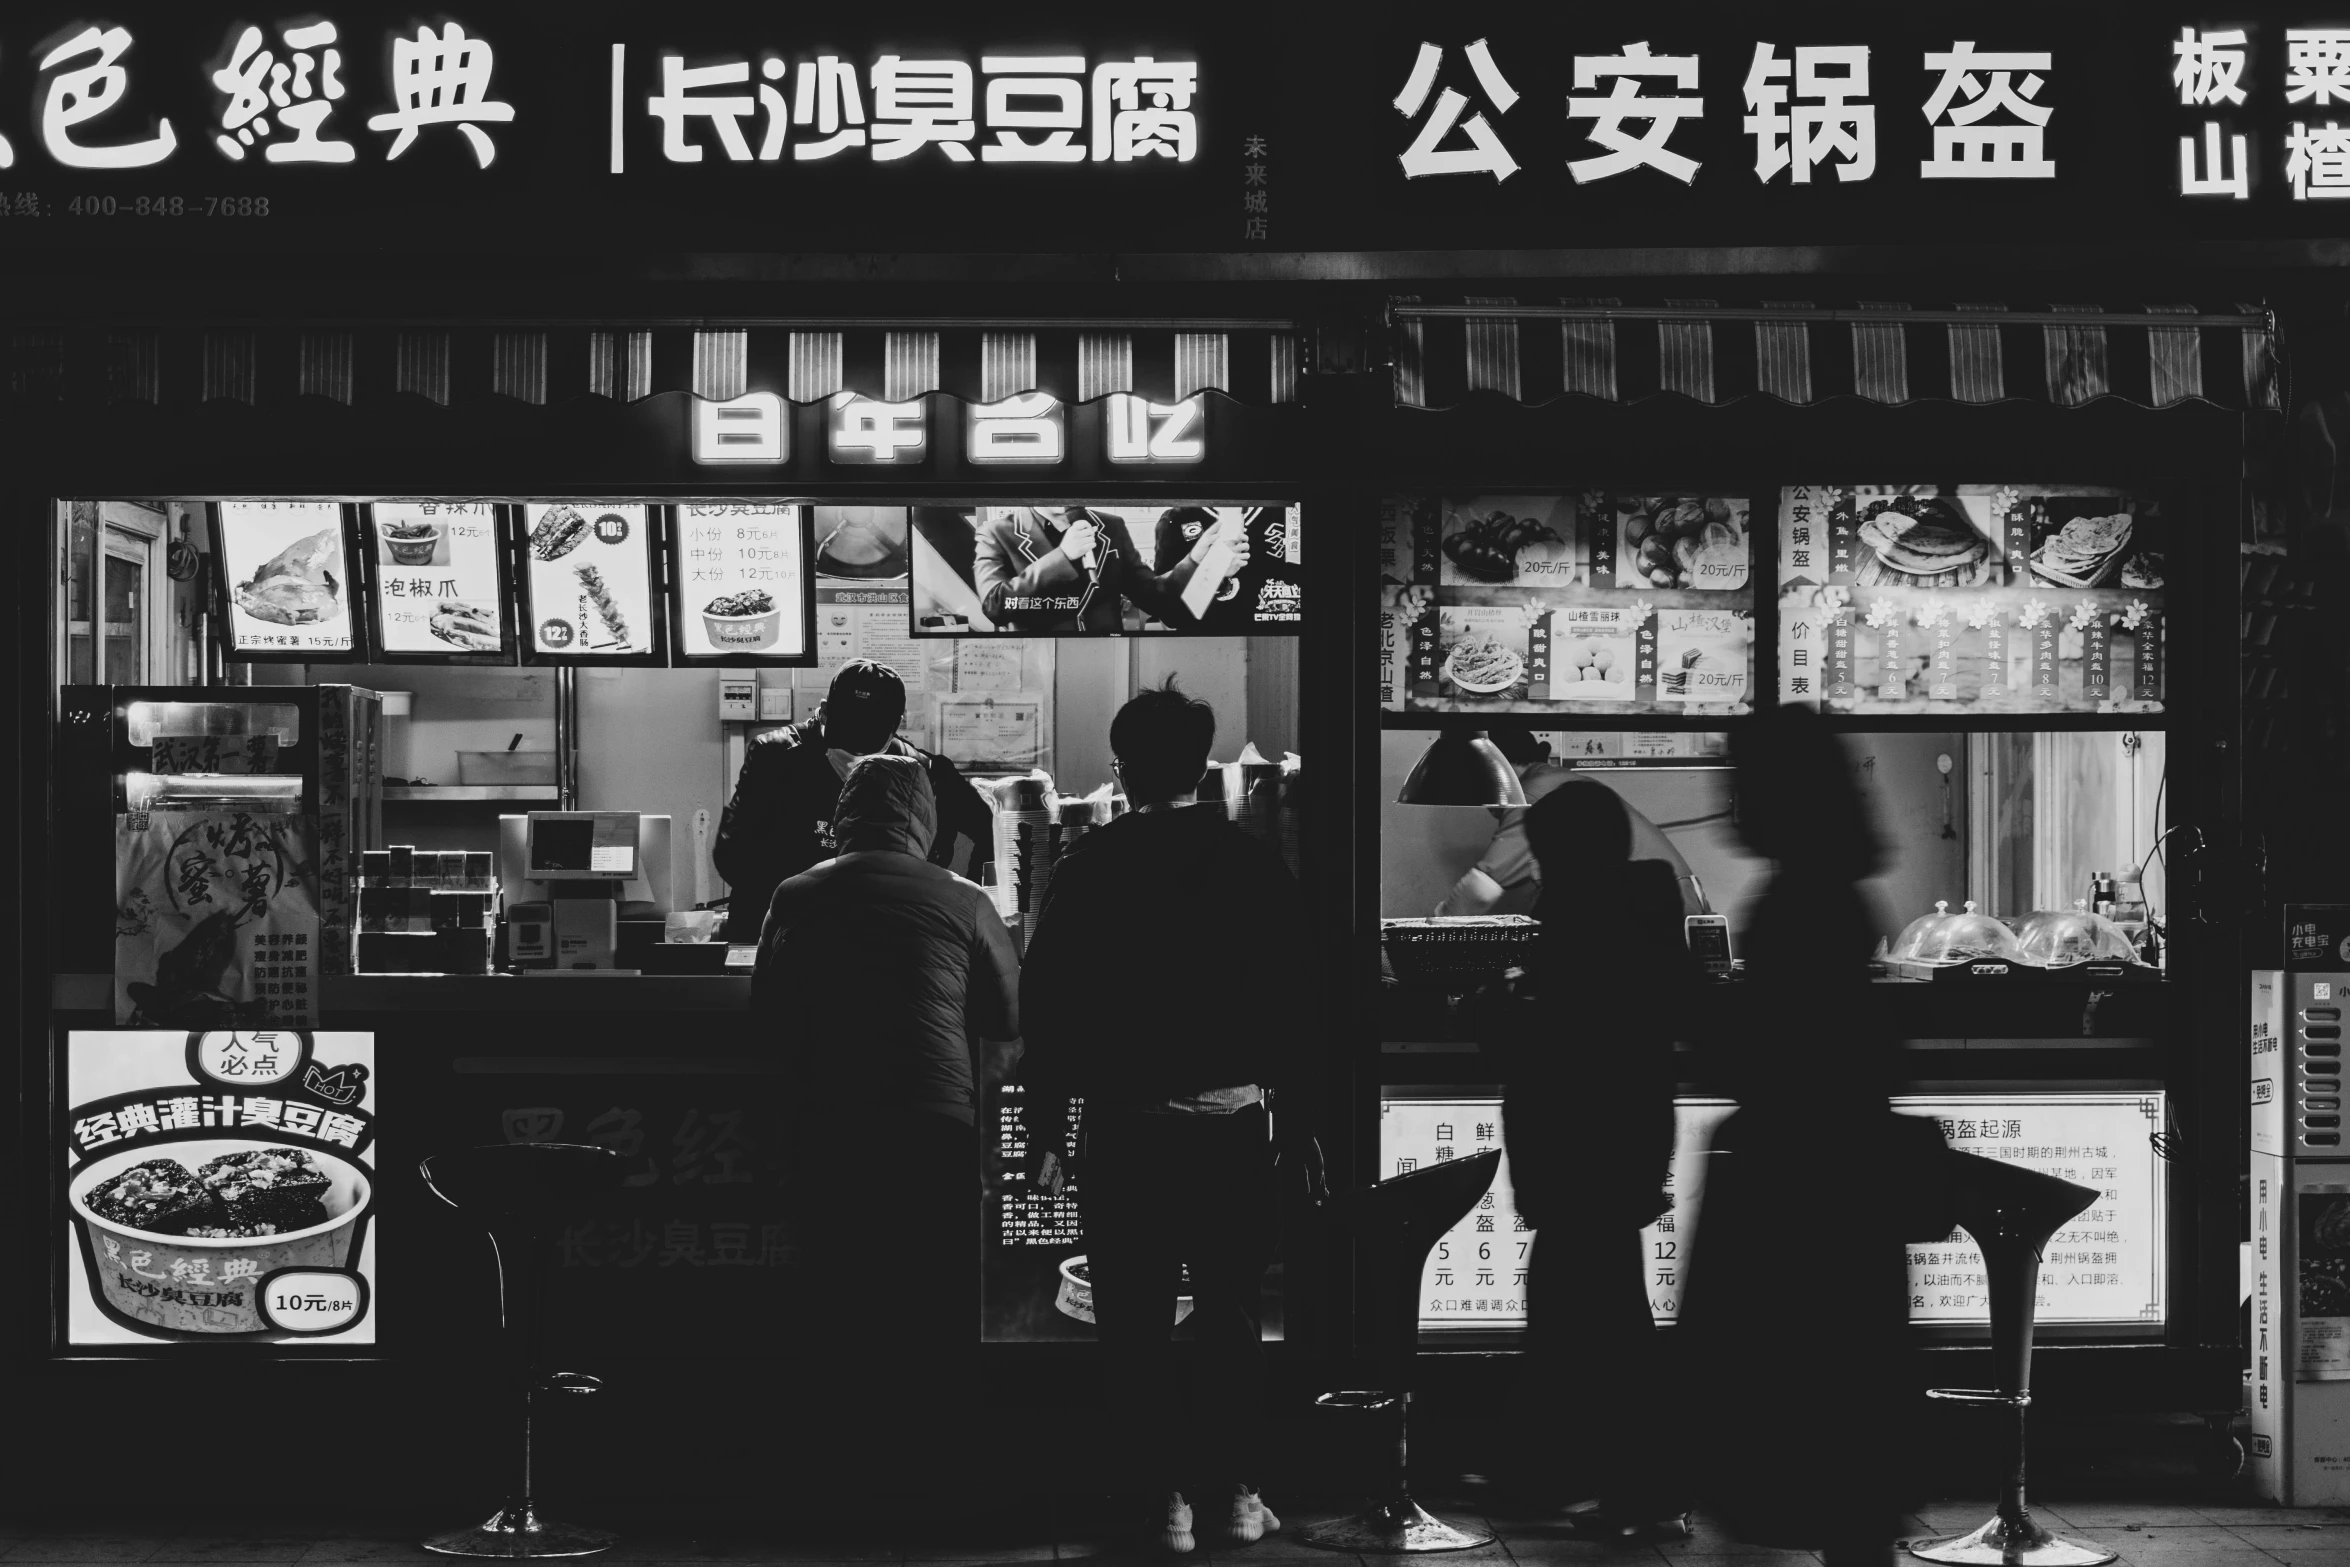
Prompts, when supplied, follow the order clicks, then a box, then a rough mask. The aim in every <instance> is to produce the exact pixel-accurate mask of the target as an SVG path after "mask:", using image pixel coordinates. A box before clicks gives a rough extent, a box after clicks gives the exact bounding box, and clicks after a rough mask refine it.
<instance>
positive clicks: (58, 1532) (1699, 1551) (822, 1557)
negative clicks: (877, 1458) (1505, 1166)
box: [0, 1498, 2350, 1567]
mask: <svg viewBox="0 0 2350 1567" xmlns="http://www.w3.org/2000/svg"><path fill="white" fill-rule="evenodd" d="M1274 1500H1275V1501H1276V1502H1278V1501H1279V1498H1275V1499H1274ZM1435 1510H1437V1511H1439V1512H1441V1513H1443V1514H1444V1515H1445V1516H1447V1517H1449V1518H1452V1519H1455V1520H1456V1521H1463V1522H1467V1521H1470V1520H1475V1519H1479V1518H1483V1521H1485V1522H1486V1523H1488V1524H1489V1525H1490V1527H1492V1528H1493V1529H1494V1530H1495V1531H1496V1533H1497V1534H1498V1535H1499V1539H1498V1540H1497V1541H1496V1542H1495V1543H1494V1544H1493V1545H1490V1546H1487V1547H1484V1548H1482V1549H1479V1550H1475V1551H1466V1552H1460V1553H1457V1554H1454V1555H1450V1556H1448V1557H1446V1558H1444V1559H1445V1560H1446V1561H1449V1562H1460V1563H1484V1562H1494V1563H1501V1564H1505V1567H1515V1564H1524V1567H1579V1564H1586V1563H1588V1564H1590V1567H1603V1564H1605V1567H1614V1564H1618V1563H1629V1564H1640V1567H1661V1564H1670V1567H1796V1564H1803V1563H1814V1562H1816V1561H1817V1558H1816V1557H1814V1556H1813V1555H1811V1554H1810V1553H1808V1552H1802V1551H1771V1550H1765V1549H1761V1548H1758V1547H1753V1546H1748V1545H1745V1544H1742V1543H1740V1542H1739V1541H1737V1540H1733V1539H1731V1538H1729V1537H1728V1536H1727V1535H1726V1534H1724V1533H1723V1532H1722V1531H1721V1530H1720V1529H1719V1528H1718V1527H1716V1526H1714V1525H1713V1524H1711V1523H1709V1522H1707V1521H1706V1520H1705V1519H1704V1518H1703V1517H1700V1519H1699V1520H1698V1524H1697V1529H1696V1533H1695V1536H1694V1537H1693V1538H1691V1539H1687V1540H1676V1541H1672V1542H1670V1543H1667V1544H1664V1545H1626V1546H1602V1545H1594V1544H1588V1543H1585V1542H1583V1541H1579V1540H1576V1539H1574V1538H1573V1537H1572V1536H1570V1535H1569V1534H1568V1533H1567V1532H1566V1531H1565V1530H1564V1529H1563V1528H1562V1527H1560V1526H1559V1525H1558V1523H1557V1522H1556V1521H1542V1520H1537V1519H1526V1518H1512V1517H1507V1516H1502V1515H1498V1514H1496V1515H1492V1516H1490V1517H1486V1516H1485V1515H1481V1514H1479V1513H1477V1512H1476V1511H1475V1509H1474V1508H1473V1507H1471V1508H1463V1507H1445V1506H1442V1505H1438V1506H1437V1507H1436V1509H1435ZM2034 1510H2035V1512H2036V1513H2037V1515H2038V1516H2039V1517H2040V1519H2041V1520H2042V1521H2043V1522H2044V1523H2045V1524H2046V1525H2047V1526H2048V1527H2049V1528H2051V1529H2054V1530H2056V1531H2058V1532H2060V1533H2063V1534H2068V1535H2072V1536H2075V1537H2078V1538H2081V1539H2084V1540H2087V1541H2090V1542H2093V1543H2096V1544H2100V1545H2103V1546H2106V1547H2107V1548H2109V1549H2112V1550H2115V1551H2118V1552H2120V1553H2121V1561H2122V1563H2123V1564H2124V1567H2197V1564H2201V1563H2210V1564H2212V1567H2271V1564H2275V1563H2282V1564H2284V1567H2350V1509H2305V1510H2299V1511H2294V1510H2286V1509H2279V1508H2262V1507H2213V1506H2176V1505H2166V1504H2161V1503H2099V1502H2095V1501H2080V1502H2064V1501H2060V1502H2056V1503H2051V1504H2039V1505H2036V1506H2035V1509H2034ZM1987 1512H1988V1509H1987V1507H1986V1505H1985V1504H1984V1503H1982V1502H1979V1501H1970V1502H1951V1503H1944V1504H1939V1505H1936V1506H1933V1507H1929V1508H1927V1509H1926V1510H1925V1511H1924V1512H1923V1513H1922V1514H1921V1515H1919V1516H1918V1517H1916V1518H1913V1519H1912V1520H1911V1529H1912V1532H1913V1533H1914V1534H1916V1535H1917V1536H1919V1537H1930V1536H1934V1535H1943V1534H1954V1533H1958V1532H1961V1531H1963V1530H1966V1529H1971V1528H1973V1527H1974V1526H1975V1525H1976V1524H1979V1523H1981V1522H1982V1521H1983V1519H1984V1518H1985V1517H1986V1516H1987ZM1327 1516H1330V1514H1329V1513H1328V1512H1327V1511H1317V1510H1313V1509H1307V1508H1298V1507H1294V1506H1293V1507H1291V1508H1290V1509H1288V1510H1287V1511H1286V1512H1285V1514H1284V1517H1285V1521H1286V1523H1287V1525H1288V1528H1287V1529H1286V1530H1285V1531H1284V1532H1283V1533H1281V1534H1278V1535H1274V1536H1270V1537H1268V1538H1267V1539H1265V1540H1263V1541H1260V1542H1259V1543H1257V1544H1255V1545H1252V1546H1246V1547H1240V1548H1235V1549H1229V1550H1225V1549H1217V1548H1215V1547H1213V1546H1210V1545H1207V1544H1206V1543H1205V1542H1203V1544H1202V1548H1201V1549H1200V1550H1199V1551H1197V1552H1195V1553H1194V1554H1193V1556H1192V1557H1191V1558H1190V1560H1191V1561H1193V1562H1196V1563H1200V1564H1203V1567H1205V1564H1209V1563H1229V1564H1230V1567H1240V1564H1242V1563H1244V1562H1260V1563H1265V1564H1267V1567H1272V1564H1303V1563H1308V1562H1313V1563H1333V1562H1337V1563H1343V1562H1344V1560H1345V1558H1340V1557H1334V1556H1332V1555H1331V1554H1330V1553H1328V1552H1323V1551H1317V1550H1314V1549H1312V1548H1311V1547H1308V1546H1305V1545H1302V1544H1300V1543H1298V1541H1297V1539H1296V1531H1297V1530H1298V1529H1299V1528H1301V1527H1303V1526H1304V1525H1306V1524H1309V1523H1312V1522H1314V1521H1316V1520H1317V1519H1319V1518H1323V1517H1327ZM422 1532H424V1531H423V1530H417V1531H415V1532H410V1531H408V1530H404V1529H401V1528H397V1527H389V1526H385V1527H374V1528H366V1529H354V1530H340V1531H334V1532H318V1531H311V1532H302V1531H298V1530H290V1529H288V1530H254V1531H250V1532H230V1533H224V1534H218V1535H200V1534H177V1535H175V1534H170V1533H162V1532H158V1533H154V1534H139V1533H131V1532H108V1533H84V1532H77V1531H74V1530H72V1529H70V1528H64V1527H59V1528H54V1529H27V1528H20V1529H18V1530H17V1531H16V1532H14V1533H6V1532H0V1564H5V1567H20V1564H21V1567H50V1564H55V1567H67V1564H70V1567H115V1564H124V1567H127V1564H130V1563H134V1562H135V1563H141V1564H145V1567H176V1564H188V1567H193V1564H198V1563H201V1564H205V1567H242V1564H247V1563H252V1564H273V1567H289V1564H296V1563H299V1564H301V1567H342V1564H351V1567H372V1564H375V1563H382V1562H414V1563H419V1564H422V1563H427V1562H431V1561H435V1560H446V1558H436V1557H430V1556H427V1555H426V1553H424V1552H423V1551H422V1550H420V1549H419V1548H418V1547H417V1545H416V1543H415V1542H416V1538H417V1535H418V1534H420V1533H422ZM904 1533H905V1531H900V1530H894V1529H893V1528H892V1527H891V1526H890V1525H889V1524H888V1523H887V1522H886V1521H883V1522H879V1523H876V1524H875V1525H874V1526H872V1527H870V1528H859V1527H855V1526H848V1525H840V1524H830V1525H822V1526H805V1527H794V1528H792V1529H790V1530H788V1531H780V1532H778V1533H776V1534H774V1535H768V1536H761V1535H756V1534H753V1533H752V1532H750V1531H747V1530H730V1531H727V1532H725V1533H723V1534H712V1535H710V1536H707V1537H703V1538H695V1537H693V1536H692V1535H691V1534H689V1533H688V1532H686V1531H682V1530H677V1529H668V1530H662V1529H658V1528H652V1527H647V1528H644V1529H638V1530H625V1531H623V1539H622V1543H621V1544H620V1545H619V1546H618V1547H617V1548H616V1549H614V1550H612V1551H610V1552H608V1553H606V1554H605V1555H604V1556H603V1557H602V1558H601V1559H602V1560H603V1561H605V1562H613V1563H619V1562H626V1563H631V1564H652V1563H679V1564H699V1563H726V1564H740V1567H751V1564H758V1563H778V1564H789V1567H831V1564H840V1567H882V1564H897V1563H904V1564H908V1567H983V1564H1020V1563H1030V1562H1040V1563H1041V1562H1055V1561H1091V1562H1096V1563H1099V1564H1102V1567H1117V1564H1123V1563H1126V1562H1131V1561H1135V1560H1137V1559H1138V1557H1137V1553H1136V1552H1134V1551H1132V1550H1130V1549H1127V1548H1124V1547H1122V1546H1119V1545H1116V1544H1114V1543H1109V1542H1103V1541H1100V1540H1093V1539H1088V1538H1085V1537H1084V1536H1083V1534H1082V1532H1081V1531H1076V1530H1072V1529H1068V1528H1063V1527H1056V1526H1055V1525H1054V1524H1053V1523H1052V1522H1051V1521H1050V1520H1049V1518H1047V1519H1044V1520H1043V1521H1039V1522H1037V1523H1035V1524H1034V1525H1020V1524H1010V1525H1002V1526H997V1527H994V1528H991V1529H982V1530H975V1531H974V1532H973V1535H972V1537H971V1539H970V1540H969V1541H967V1542H957V1541H954V1540H952V1539H948V1540H946V1541H944V1542H939V1541H921V1540H917V1539H914V1538H911V1537H910V1536H909V1537H904V1538H898V1537H893V1536H895V1535H900V1534H904ZM1162 1560H1163V1558H1162ZM1379 1560H1380V1559H1379V1558H1371V1559H1370V1561H1369V1563H1368V1564H1367V1567H1377V1564H1378V1562H1379Z"/></svg>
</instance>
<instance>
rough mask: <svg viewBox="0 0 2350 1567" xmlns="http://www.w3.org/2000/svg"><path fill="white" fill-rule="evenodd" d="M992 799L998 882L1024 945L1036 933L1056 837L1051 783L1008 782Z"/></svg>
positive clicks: (1036, 777) (1035, 779)
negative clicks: (1015, 920) (994, 806)
mask: <svg viewBox="0 0 2350 1567" xmlns="http://www.w3.org/2000/svg"><path fill="white" fill-rule="evenodd" d="M995 797H996V817H995V827H996V852H995V859H996V882H997V885H998V886H999V887H1000V888H1002V889H1003V892H1004V895H1005V912H1006V913H1007V914H1014V913H1016V914H1017V915H1018V916H1019V919H1020V932H1021V937H1022V940H1023V944H1025V941H1026V938H1027V937H1029V936H1033V935H1034V934H1035V933H1036V916H1037V913H1038V911H1039V910H1041V909H1042V908H1043V907H1044V890H1045V885H1046V883H1047V882H1049V881H1050V880H1051V879H1052V862H1053V858H1054V853H1055V850H1056V849H1057V847H1058V840H1059V836H1060V835H1059V833H1058V831H1057V830H1056V828H1055V824H1054V821H1053V814H1054V813H1053V781H1052V779H1051V777H1050V776H1048V775H1047V774H1045V773H1043V772H1041V771H1039V772H1032V773H1030V774H1028V776H1026V777H1025V778H1006V779H1003V780H1001V781H1000V782H998V783H997V784H996V786H995Z"/></svg>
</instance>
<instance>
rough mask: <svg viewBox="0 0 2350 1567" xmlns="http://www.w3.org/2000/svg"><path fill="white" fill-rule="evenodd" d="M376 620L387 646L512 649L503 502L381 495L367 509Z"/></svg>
mask: <svg viewBox="0 0 2350 1567" xmlns="http://www.w3.org/2000/svg"><path fill="white" fill-rule="evenodd" d="M368 537H369V540H370V543H371V546H372V548H373V549H374V551H375V597H376V606H375V623H376V627H377V632H378V641H379V643H380V645H381V646H382V649H383V651H384V652H386V653H507V652H511V651H512V649H511V648H510V647H509V646H508V645H507V642H506V633H505V625H504V620H505V615H504V606H503V605H502V603H501V601H500V595H499V587H498V549H499V544H498V509H497V507H495V506H492V505H488V504H486V503H452V502H448V501H380V502H378V503H377V504H375V505H374V506H372V507H370V508H369V512H368Z"/></svg>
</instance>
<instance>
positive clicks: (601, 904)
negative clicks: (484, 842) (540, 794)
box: [498, 811, 671, 972]
mask: <svg viewBox="0 0 2350 1567" xmlns="http://www.w3.org/2000/svg"><path fill="white" fill-rule="evenodd" d="M498 867H499V871H500V875H501V879H502V880H503V881H504V883H505V885H504V888H503V890H504V892H505V903H506V960H507V961H508V962H509V963H512V964H514V965H515V966H517V967H519V968H523V969H526V970H541V969H546V970H565V971H578V970H588V971H591V972H592V971H603V972H626V971H625V970H622V969H620V968H619V966H618V964H617V963H616V962H615V957H616V955H617V954H618V953H619V952H620V950H621V948H622V946H623V934H624V927H630V926H635V925H638V924H640V923H641V922H643V921H645V920H648V919H649V920H650V921H651V922H652V924H653V925H654V927H655V928H658V926H659V924H660V921H661V917H662V916H663V915H664V914H665V913H666V912H668V910H669V908H670V906H671V905H670V894H669V880H670V878H669V818H668V817H666V816H644V815H640V814H638V813H637V812H635V811H532V812H531V813H529V814H528V815H527V816H501V817H499V818H498Z"/></svg>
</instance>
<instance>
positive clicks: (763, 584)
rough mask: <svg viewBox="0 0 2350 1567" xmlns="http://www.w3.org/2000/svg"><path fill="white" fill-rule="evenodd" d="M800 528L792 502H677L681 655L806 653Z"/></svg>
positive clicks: (803, 520) (803, 516) (801, 515)
mask: <svg viewBox="0 0 2350 1567" xmlns="http://www.w3.org/2000/svg"><path fill="white" fill-rule="evenodd" d="M806 532H807V513H806V512H805V511H804V510H803V509H802V508H800V507H798V506H776V505H768V504H764V503H751V504H747V505H710V506H680V507H679V508H678V510H677V562H676V583H677V587H676V595H677V651H678V654H679V656H681V657H684V658H726V657H734V656H741V657H758V658H769V659H794V660H796V659H803V658H807V657H809V656H810V655H811V652H812V649H811V646H810V631H809V625H808V598H809V583H810V578H809V575H808V558H807V549H806Z"/></svg>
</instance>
